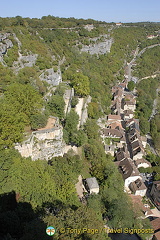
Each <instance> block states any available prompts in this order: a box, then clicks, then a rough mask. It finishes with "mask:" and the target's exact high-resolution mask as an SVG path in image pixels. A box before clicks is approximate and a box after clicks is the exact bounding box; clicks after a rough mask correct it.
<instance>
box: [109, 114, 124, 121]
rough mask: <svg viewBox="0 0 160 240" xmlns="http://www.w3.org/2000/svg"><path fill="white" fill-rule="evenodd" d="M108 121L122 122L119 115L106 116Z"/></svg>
mask: <svg viewBox="0 0 160 240" xmlns="http://www.w3.org/2000/svg"><path fill="white" fill-rule="evenodd" d="M108 120H122V119H121V116H120V115H112V114H109V115H108Z"/></svg>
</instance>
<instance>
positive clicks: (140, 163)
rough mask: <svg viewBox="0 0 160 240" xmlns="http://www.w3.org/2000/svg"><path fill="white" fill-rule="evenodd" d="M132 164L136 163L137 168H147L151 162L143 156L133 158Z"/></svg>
mask: <svg viewBox="0 0 160 240" xmlns="http://www.w3.org/2000/svg"><path fill="white" fill-rule="evenodd" d="M134 164H135V165H136V167H137V168H140V167H143V168H148V167H151V166H152V165H151V163H150V162H148V161H147V160H146V159H144V158H141V159H137V160H135V161H134Z"/></svg>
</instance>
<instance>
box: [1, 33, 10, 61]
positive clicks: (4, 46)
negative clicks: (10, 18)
mask: <svg viewBox="0 0 160 240" xmlns="http://www.w3.org/2000/svg"><path fill="white" fill-rule="evenodd" d="M9 36H10V33H0V62H2V60H3V56H4V55H5V54H6V53H7V50H8V49H9V48H11V47H13V43H12V41H11V40H10V39H8V37H9Z"/></svg>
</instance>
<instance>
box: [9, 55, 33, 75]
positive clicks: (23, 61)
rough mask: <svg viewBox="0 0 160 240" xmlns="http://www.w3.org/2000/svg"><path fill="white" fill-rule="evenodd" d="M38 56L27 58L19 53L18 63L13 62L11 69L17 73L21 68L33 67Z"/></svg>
mask: <svg viewBox="0 0 160 240" xmlns="http://www.w3.org/2000/svg"><path fill="white" fill-rule="evenodd" d="M37 57H38V54H30V55H28V56H22V55H21V54H20V52H19V58H18V61H14V63H13V67H14V68H15V71H16V72H18V71H19V70H20V69H21V68H24V67H33V66H34V65H35V63H36V60H37Z"/></svg>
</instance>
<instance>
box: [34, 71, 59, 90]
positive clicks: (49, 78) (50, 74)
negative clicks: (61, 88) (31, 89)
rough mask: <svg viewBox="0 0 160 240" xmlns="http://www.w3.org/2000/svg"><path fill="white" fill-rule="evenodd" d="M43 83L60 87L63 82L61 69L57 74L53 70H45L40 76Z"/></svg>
mask: <svg viewBox="0 0 160 240" xmlns="http://www.w3.org/2000/svg"><path fill="white" fill-rule="evenodd" d="M39 77H40V79H41V80H42V81H46V82H47V83H48V84H50V85H53V86H58V85H59V83H61V82H62V74H61V70H60V68H58V70H57V72H54V69H53V68H50V69H47V70H45V71H44V72H43V73H42V74H41V75H40V76H39Z"/></svg>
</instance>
